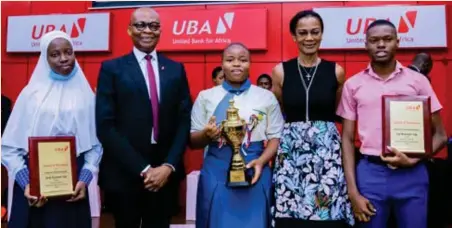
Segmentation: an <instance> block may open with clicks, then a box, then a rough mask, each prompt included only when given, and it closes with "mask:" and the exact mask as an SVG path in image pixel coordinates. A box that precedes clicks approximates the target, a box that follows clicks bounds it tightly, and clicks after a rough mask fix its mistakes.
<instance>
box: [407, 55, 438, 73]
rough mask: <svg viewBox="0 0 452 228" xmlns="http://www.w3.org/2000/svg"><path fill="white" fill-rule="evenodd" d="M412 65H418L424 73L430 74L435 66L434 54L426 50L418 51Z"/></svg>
mask: <svg viewBox="0 0 452 228" xmlns="http://www.w3.org/2000/svg"><path fill="white" fill-rule="evenodd" d="M411 65H413V66H415V67H417V68H418V69H419V70H420V73H422V74H423V75H428V74H429V73H430V71H431V70H432V67H433V60H432V56H431V55H430V54H428V53H425V52H421V53H418V54H417V55H415V56H414V58H413V61H412V63H411Z"/></svg>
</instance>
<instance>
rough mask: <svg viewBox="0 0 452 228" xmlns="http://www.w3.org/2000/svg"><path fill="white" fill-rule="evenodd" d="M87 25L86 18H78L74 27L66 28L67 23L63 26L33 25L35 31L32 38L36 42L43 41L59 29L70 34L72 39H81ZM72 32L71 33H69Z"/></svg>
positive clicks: (73, 24)
mask: <svg viewBox="0 0 452 228" xmlns="http://www.w3.org/2000/svg"><path fill="white" fill-rule="evenodd" d="M85 25H86V18H85V17H82V18H78V19H77V20H76V21H75V22H72V26H71V27H69V26H66V24H65V23H63V24H58V25H57V24H47V25H45V24H42V25H33V30H32V32H31V37H32V38H33V39H34V40H39V39H41V37H42V36H43V35H44V34H46V33H48V32H51V31H53V30H55V29H58V30H60V31H63V32H65V33H68V34H69V35H70V36H71V38H77V37H79V36H80V35H81V34H83V32H84V31H85ZM69 31H70V33H69Z"/></svg>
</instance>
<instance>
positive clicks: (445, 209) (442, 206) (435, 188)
mask: <svg viewBox="0 0 452 228" xmlns="http://www.w3.org/2000/svg"><path fill="white" fill-rule="evenodd" d="M426 165H427V170H428V174H429V200H428V226H427V227H428V228H445V227H447V225H448V224H450V223H451V219H450V218H451V215H452V213H451V212H452V210H451V208H450V205H452V204H451V203H452V202H451V201H452V197H451V194H450V192H451V180H450V177H451V176H452V168H451V163H450V161H447V160H442V159H433V161H428V162H426ZM388 228H397V221H396V218H395V216H394V212H393V211H392V213H391V214H390V217H389V221H388Z"/></svg>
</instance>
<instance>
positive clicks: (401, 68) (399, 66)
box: [364, 61, 406, 80]
mask: <svg viewBox="0 0 452 228" xmlns="http://www.w3.org/2000/svg"><path fill="white" fill-rule="evenodd" d="M405 68H406V67H405V66H403V65H402V64H401V63H400V62H399V61H396V67H395V70H394V72H392V73H391V75H390V76H389V77H388V78H387V79H386V80H390V79H391V78H394V77H395V76H397V75H399V74H401V73H403V71H404V70H405ZM364 72H365V73H367V74H368V75H370V76H372V77H373V78H376V79H379V80H383V79H382V78H380V77H379V76H378V75H377V74H376V73H375V72H374V71H373V69H372V66H371V64H370V63H369V64H368V65H367V68H366V69H365V70H364Z"/></svg>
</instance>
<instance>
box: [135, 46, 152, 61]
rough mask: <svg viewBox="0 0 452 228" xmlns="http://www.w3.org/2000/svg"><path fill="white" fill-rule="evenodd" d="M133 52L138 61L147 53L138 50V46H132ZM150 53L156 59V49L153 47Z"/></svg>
mask: <svg viewBox="0 0 452 228" xmlns="http://www.w3.org/2000/svg"><path fill="white" fill-rule="evenodd" d="M133 54H134V55H135V57H136V58H137V60H138V62H141V60H143V59H144V57H145V56H146V55H148V54H146V53H144V52H142V51H140V50H138V48H136V47H133ZM150 55H151V56H152V59H154V60H157V51H155V49H154V50H153V51H152V52H151V53H150Z"/></svg>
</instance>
